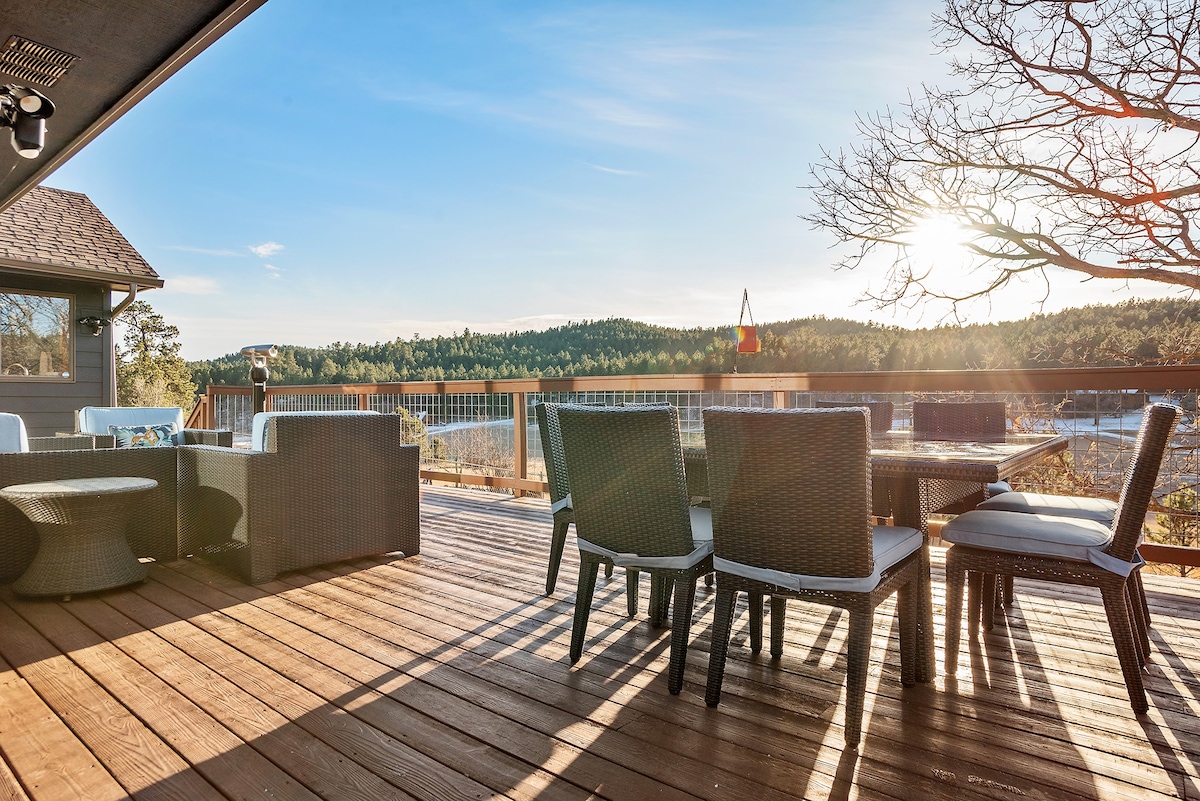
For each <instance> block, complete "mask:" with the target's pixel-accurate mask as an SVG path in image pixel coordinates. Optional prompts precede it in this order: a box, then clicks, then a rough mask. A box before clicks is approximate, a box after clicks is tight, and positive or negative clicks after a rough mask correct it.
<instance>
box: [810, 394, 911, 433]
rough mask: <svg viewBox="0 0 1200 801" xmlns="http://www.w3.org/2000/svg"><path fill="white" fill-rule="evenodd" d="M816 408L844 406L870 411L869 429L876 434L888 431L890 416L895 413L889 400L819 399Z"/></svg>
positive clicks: (840, 407) (894, 408) (890, 424)
mask: <svg viewBox="0 0 1200 801" xmlns="http://www.w3.org/2000/svg"><path fill="white" fill-rule="evenodd" d="M816 407H817V408H818V409H844V408H846V407H861V408H863V409H866V410H867V411H869V412H870V413H871V430H872V431H873V432H875V433H876V434H881V433H883V432H884V431H890V430H891V428H892V417H893V416H894V415H895V413H896V405H895V404H894V403H892V402H891V401H828V400H819V401H817V403H816Z"/></svg>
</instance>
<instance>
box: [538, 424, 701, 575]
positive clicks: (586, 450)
mask: <svg viewBox="0 0 1200 801" xmlns="http://www.w3.org/2000/svg"><path fill="white" fill-rule="evenodd" d="M558 423H559V427H560V429H561V431H562V443H563V454H564V456H565V461H566V465H567V471H568V473H569V474H570V476H571V500H572V506H573V507H574V510H575V513H574V514H575V528H576V530H577V531H578V533H579V537H580V538H582V539H585V540H587V541H589V542H592V543H594V544H596V545H599V546H602V547H604V548H608V549H611V550H613V551H616V552H619V553H635V554H639V555H642V556H676V555H681V554H688V553H691V552H692V551H693V550H694V549H695V545H694V544H693V542H692V528H691V522H690V515H689V512H688V494H687V483H686V481H685V479H684V472H683V450H682V448H681V447H680V443H679V412H678V410H676V409H675V407H674V406H629V407H625V408H616V407H604V408H601V407H588V406H576V405H567V404H564V405H562V406H559V408H558Z"/></svg>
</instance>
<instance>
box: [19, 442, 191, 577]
mask: <svg viewBox="0 0 1200 801" xmlns="http://www.w3.org/2000/svg"><path fill="white" fill-rule="evenodd" d="M177 450H178V449H177V448H122V449H119V450H118V449H107V450H78V451H39V452H32V453H0V486H10V485H12V484H27V483H30V482H37V481H54V480H58V479H64V478H103V477H112V476H136V477H140V478H151V479H154V480H155V481H157V482H158V486H157V487H156V488H155V489H153V490H151V491H149V492H146V493H143V494H140V495H138V496H137V497H136V501H135V502H134V504H133V508H132V511H131V512H130V516H129V523H128V526H127V529H126V531H127V537H128V541H129V546H130V548H131V549H132V551H133V553H134V555H135V556H139V557H150V558H152V559H156V560H159V561H171V560H173V559H176V558H177V557H178V555H179V551H178V538H179V518H178V510H177V505H176V488H177V479H176V475H177V473H176V462H175V460H176V451H177ZM37 550H38V534H37V531H36V529H35V528H34V526H33V524H32V523H31V522H29V519H28V518H27V517H26V516H25V515H24V514H22V513H21V512H20V511H19V510H18V509H17V508H16V507H15V506H13V505H12V504H10V503H0V582H2V583H8V582H11V581H14V580H15V579H16V578H17V577H18V576H20V575H21V574H22V573H23V572H24V571H25V570H26V568H28V566H29V563H30V562H31V561H32V559H33V556H34V554H35V553H36V552H37Z"/></svg>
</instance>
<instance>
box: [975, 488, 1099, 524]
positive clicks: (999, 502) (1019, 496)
mask: <svg viewBox="0 0 1200 801" xmlns="http://www.w3.org/2000/svg"><path fill="white" fill-rule="evenodd" d="M977 508H979V509H991V510H993V511H998V512H1022V513H1024V514H1030V515H1054V516H1055V517H1077V518H1081V519H1083V520H1094V521H1096V522H1097V523H1103V524H1104V525H1106V526H1111V525H1112V522H1113V517H1114V516H1115V515H1116V514H1117V504H1116V503H1114V502H1113V501H1109V500H1105V499H1104V498H1081V497H1075V496H1072V495H1043V494H1042V493H1040V492H1006V493H1004V494H1003V495H997V496H996V497H995V498H988V499H987V500H986V501H984V502H983V503H981V504H979V506H978V507H977Z"/></svg>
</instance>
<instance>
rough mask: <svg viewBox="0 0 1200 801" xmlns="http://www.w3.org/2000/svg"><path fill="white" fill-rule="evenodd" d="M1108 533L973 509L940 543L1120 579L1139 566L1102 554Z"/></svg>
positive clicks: (1060, 520)
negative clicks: (1074, 565) (1092, 569)
mask: <svg viewBox="0 0 1200 801" xmlns="http://www.w3.org/2000/svg"><path fill="white" fill-rule="evenodd" d="M1112 538H1113V533H1112V529H1110V528H1109V527H1108V526H1106V525H1104V524H1103V523H1097V522H1096V521H1095V520H1083V519H1080V518H1078V517H1056V516H1054V515H1034V514H1025V513H1023V512H998V511H995V510H993V509H976V510H974V511H972V512H967V513H966V514H963V515H959V516H958V517H956V518H954V519H953V520H951V521H950V522H949V523H947V524H946V525H945V526H943V527H942V539H944V540H946V541H947V542H951V543H954V544H957V545H968V546H971V547H974V548H987V549H989V550H993V551H1005V552H1007V553H1019V554H1028V555H1030V556H1051V557H1054V558H1056V559H1070V560H1071V561H1075V562H1091V563H1092V564H1094V565H1096V566H1097V567H1102V568H1104V569H1105V570H1108V571H1111V572H1113V573H1118V574H1120V575H1122V576H1128V575H1129V573H1130V571H1131V570H1133V568H1135V567H1138V566H1140V565H1141V564H1142V562H1141V560H1140V557H1139V560H1138V561H1137V562H1125V561H1122V560H1120V559H1117V558H1115V557H1113V556H1109V555H1108V554H1107V553H1105V550H1107V548H1108V546H1109V544H1110V543H1111V542H1112Z"/></svg>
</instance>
